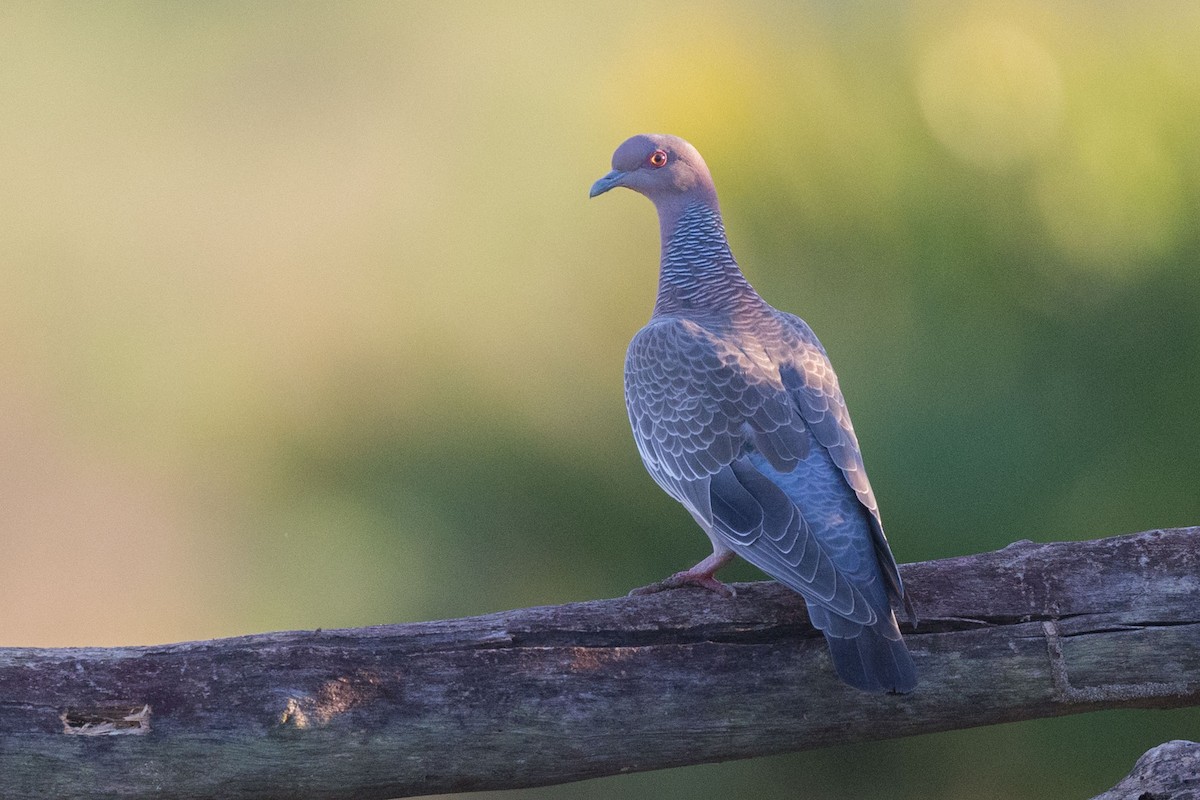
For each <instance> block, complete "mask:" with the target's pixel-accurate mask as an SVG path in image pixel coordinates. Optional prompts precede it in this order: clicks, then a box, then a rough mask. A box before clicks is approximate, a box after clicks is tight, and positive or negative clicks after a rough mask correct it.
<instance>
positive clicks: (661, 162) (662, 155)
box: [646, 150, 667, 169]
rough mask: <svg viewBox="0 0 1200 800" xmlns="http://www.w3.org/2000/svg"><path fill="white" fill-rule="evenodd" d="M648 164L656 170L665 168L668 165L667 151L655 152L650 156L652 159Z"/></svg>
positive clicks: (649, 159)
mask: <svg viewBox="0 0 1200 800" xmlns="http://www.w3.org/2000/svg"><path fill="white" fill-rule="evenodd" d="M646 163H647V164H649V165H650V166H652V167H654V168H655V169H658V168H659V167H665V166H666V165H667V151H665V150H655V151H654V152H653V153H651V154H650V157H649V158H648V159H646Z"/></svg>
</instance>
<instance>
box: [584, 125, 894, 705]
mask: <svg viewBox="0 0 1200 800" xmlns="http://www.w3.org/2000/svg"><path fill="white" fill-rule="evenodd" d="M612 166H613V169H612V171H611V172H609V173H608V174H607V175H605V176H604V177H603V178H601V179H600V180H598V181H596V183H595V184H594V185H593V186H592V190H591V196H592V197H595V196H596V195H598V194H603V193H604V192H607V191H608V190H609V189H612V188H614V187H617V186H624V187H626V188H628V189H633V190H634V191H636V192H640V193H641V194H644V195H645V196H646V197H648V198H650V200H652V201H653V202H654V205H655V207H656V208H657V209H658V221H659V227H660V230H661V233H662V260H661V265H660V271H659V281H658V299H657V300H656V302H655V304H654V314H653V316H652V317H651V318H650V322H649V324H647V325H646V327H644V328H642V329H641V330H640V331H638V333H637V335H636V336H634V337H633V341H632V342H630V344H629V353H628V355H627V356H626V360H625V403H626V406H627V408H628V410H629V421H630V423H631V424H632V426H633V436H634V439H635V440H636V441H637V447H638V452H639V453H641V456H642V461H643V462H645V464H646V469H647V470H649V471H650V475H651V477H653V478H654V480H655V481H656V482H657V483H658V485H659V486H661V487H662V488H663V489H664V490H666V492H667V494H669V495H671V497H674V498H675V499H676V500H678V501H679V502H680V503H682V504H683V506H684V507H685V508H686V509H687V510H688V511H689V512H691V515H692V517H694V518H695V520H696V522H697V523H699V525H700V527H701V528H703V529H704V532H705V533H707V534H708V538H709V539H711V540H712V545H713V553H712V555H711V556H709V557H708V558H705V559H704V560H703V561H701V562H700V563H699V564H697V565H696V566H694V567H692V568H691V569H689V570H686V571H684V572H680V573H678V574H676V575H673V576H671V577H670V578H667V579H666V580H665V581H662V582H661V583H657V584H654V585H652V586H647V587H645V588H643V589H637V590H634V593H638V594H645V593H649V592H656V591H661V590H663V589H670V588H674V587H678V586H683V585H688V584H691V585H697V586H702V587H704V588H706V589H710V590H712V591H714V592H717V593H719V594H721V595H724V596H726V597H732V596H733V590H732V589H730V587H728V586H726V585H725V584H723V583H721V582H720V581H718V580H717V579H716V578H714V577H713V574H714V573H715V572H716V571H717V570H718V569H720V568H721V567H722V566H723V565H725V564H727V563H728V562H729V561H730V560H731V559H732V558H733V557H734V556H735V555H738V556H741V557H742V558H744V559H746V560H747V561H749V562H750V563H751V564H754V565H755V566H757V567H758V568H759V569H761V570H763V571H764V572H766V573H767V574H768V575H770V576H771V577H773V578H775V579H776V580H777V581H779V582H780V583H782V584H784V585H785V586H788V587H789V588H791V589H793V590H794V591H796V592H798V593H799V594H800V595H801V596H802V597H803V598H804V600H805V602H806V604H807V605H808V614H809V618H810V619H811V620H812V623H813V625H814V626H816V627H817V628H819V629H820V630H821V631H822V632H823V633H824V634H825V640H826V641H827V642H828V643H829V652H830V654H831V655H832V658H833V665H834V668H835V669H836V670H837V674H838V675H839V676H840V677H841V678H842V680H844V681H845V682H846V683H848V684H850V685H851V686H855V687H857V688H859V689H863V690H865V691H869V692H885V691H886V692H908V691H911V690H912V689H913V687H914V686H915V685H916V682H917V673H916V668H915V666H914V665H913V661H912V656H910V655H909V652H908V648H907V647H906V646H905V644H904V639H903V637H902V636H901V635H900V630H899V628H898V627H897V625H896V616H895V614H894V613H893V611H892V603H893V602H895V603H896V604H897V605H900V606H903V607H904V608H905V609H906V611H907V613H908V616H909V618H910V619H911V620H912V621H913V622H914V623H915V615H914V614H913V611H912V606H911V604H909V603H908V601H907V599H906V598H905V596H904V585H903V584H902V583H901V581H900V573H899V571H898V570H897V568H896V560H895V558H894V557H893V556H892V552H891V549H890V548H889V547H888V543H887V539H886V538H885V537H884V535H883V525H882V523H881V521H880V517H879V508H878V506H877V504H876V502H875V495H874V493H873V492H872V491H871V485H870V483H869V482H868V481H867V473H866V471H865V470H864V468H863V461H862V455H861V454H860V452H859V448H858V440H857V438H856V437H855V435H854V428H853V427H852V426H851V424H850V414H849V412H848V411H847V410H846V404H845V401H844V400H843V399H842V392H841V390H840V389H839V388H838V380H837V376H836V375H834V373H833V367H832V366H831V365H830V363H829V358H828V357H827V356H826V355H825V348H823V347H822V346H821V343H820V342H819V341H817V337H816V336H815V335H814V334H813V332H812V329H811V328H809V327H808V325H807V324H806V323H805V322H804V320H802V319H800V318H799V317H796V316H793V315H792V314H788V313H786V312H783V311H778V310H776V309H774V308H772V307H771V306H770V305H768V304H767V302H766V301H765V300H763V299H762V298H761V297H759V295H758V292H756V291H755V290H754V288H753V287H752V286H751V285H750V284H749V283H748V282H747V281H746V278H745V277H744V276H743V275H742V271H741V270H740V269H739V268H738V265H737V262H736V261H734V258H733V254H732V253H731V252H730V250H729V244H728V242H727V241H726V239H725V227H724V224H723V223H722V221H721V212H720V209H719V207H718V206H717V193H716V190H715V189H714V188H713V181H712V177H711V175H710V174H709V171H708V167H707V166H706V165H705V163H704V159H702V158H701V157H700V154H699V153H698V152H696V149H695V148H694V147H692V146H691V145H690V144H688V143H687V142H685V141H684V140H682V139H680V138H678V137H675V136H663V135H641V136H634V137H633V138H631V139H629V140H627V141H626V142H625V143H624V144H622V145H621V146H620V147H618V148H617V151H616V152H615V153H614V154H613V158H612Z"/></svg>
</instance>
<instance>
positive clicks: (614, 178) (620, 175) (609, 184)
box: [588, 169, 625, 197]
mask: <svg viewBox="0 0 1200 800" xmlns="http://www.w3.org/2000/svg"><path fill="white" fill-rule="evenodd" d="M624 178H625V173H624V172H621V170H619V169H614V170H613V171H612V172H610V173H608V174H607V175H605V176H604V177H603V178H601V179H600V180H598V181H596V182H595V183H593V184H592V190H591V191H590V192H588V197H595V196H596V195H598V194H604V193H605V192H607V191H608V190H609V189H611V188H613V187H614V186H620V185H621V181H622V180H623V179H624Z"/></svg>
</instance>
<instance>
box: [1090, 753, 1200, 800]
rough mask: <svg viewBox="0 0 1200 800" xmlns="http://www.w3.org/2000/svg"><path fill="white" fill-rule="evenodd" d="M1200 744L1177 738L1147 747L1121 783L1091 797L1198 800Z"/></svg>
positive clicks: (1133, 799) (1093, 799) (1128, 799)
mask: <svg viewBox="0 0 1200 800" xmlns="http://www.w3.org/2000/svg"><path fill="white" fill-rule="evenodd" d="M1197 798H1200V744H1196V743H1195V742H1185V741H1183V740H1181V739H1176V740H1175V741H1173V742H1167V743H1166V744H1160V745H1159V746H1158V747H1155V748H1152V749H1151V750H1147V751H1146V753H1145V755H1143V756H1142V757H1141V758H1139V759H1138V760H1137V763H1136V764H1134V765H1133V771H1132V772H1130V773H1129V775H1127V776H1126V777H1125V778H1124V779H1123V780H1122V781H1121V782H1120V783H1118V784H1117V785H1116V786H1114V787H1113V788H1111V789H1109V790H1108V791H1107V792H1105V793H1104V794H1102V795H1097V796H1096V797H1093V798H1092V800H1197Z"/></svg>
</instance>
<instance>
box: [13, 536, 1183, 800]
mask: <svg viewBox="0 0 1200 800" xmlns="http://www.w3.org/2000/svg"><path fill="white" fill-rule="evenodd" d="M903 573H904V579H905V581H906V583H907V585H908V586H909V587H910V589H911V592H912V595H913V598H914V600H915V602H916V604H917V609H918V612H919V613H920V614H921V615H922V622H921V624H920V626H919V628H918V629H917V630H916V631H906V636H907V639H908V642H909V646H910V648H911V650H912V652H913V655H914V658H915V659H916V662H917V667H918V669H919V670H920V676H921V684H920V685H919V686H918V688H917V691H916V692H914V693H913V694H910V695H905V696H877V695H869V694H864V693H861V692H857V691H855V690H853V689H850V688H848V687H846V686H844V685H843V684H841V683H840V682H839V681H838V680H837V678H836V677H835V676H834V674H833V671H832V669H831V667H830V664H829V658H828V654H827V651H826V648H825V644H824V641H823V640H822V638H821V636H820V635H819V633H817V632H816V631H814V630H813V629H812V627H811V626H810V625H809V624H808V620H807V615H806V613H805V611H804V606H803V602H802V601H801V600H800V598H799V597H798V596H796V595H794V594H792V593H791V592H790V591H788V590H786V589H784V588H783V587H781V586H779V585H777V584H774V583H755V584H746V585H742V586H740V587H739V594H738V597H737V599H735V600H724V599H721V598H719V597H716V596H713V595H710V594H707V593H704V592H702V591H696V590H678V591H673V592H666V593H662V594H658V595H652V596H649V597H638V598H623V599H618V600H603V601H596V602H589V603H577V604H572V605H565V606H555V607H545V608H530V609H523V610H519V611H510V612H504V613H500V614H490V615H488V616H483V617H475V618H471V619H460V620H449V621H440V622H426V623H418V624H410V625H391V626H383V627H375V628H362V629H356V630H340V631H320V630H318V631H300V632H290V633H271V634H264V635H259V636H245V637H239V638H234V639H221V640H214V641H207V642H186V643H182V644H173V645H164V646H157V647H119V648H89V649H77V648H71V649H55V650H36V649H18V648H8V649H0V797H4V798H6V800H18V799H23V798H45V797H55V798H84V797H86V798H108V797H113V798H116V797H120V798H151V797H154V798H161V797H171V798H214V797H220V798H225V799H227V800H260V799H263V798H281V797H304V798H321V799H322V800H337V799H339V798H358V799H360V800H370V799H371V798H391V797H399V796H411V795H417V794H428V793H434V792H452V791H465V790H475V789H496V788H512V787H519V786H536V785H544V784H553V783H562V782H567V781H574V780H580V779H583V778H592V777H597V776H602V775H612V774H616V773H620V772H628V771H634V770H648V769H658V768H662V767H671V766H678V765H683V764H698V763H703V762H709V761H719V760H724V759H731V758H744V757H748V756H755V755H763V754H767V753H777V752H784V751H793V750H804V749H809V748H815V747H824V746H827V745H835V744H842V743H846V742H857V741H864V740H869V739H882V738H889V737H895V736H908V735H912V734H918V733H929V732H932V731H941V730H949V729H952V728H966V727H970V726H975V725H989V724H993V723H998V722H1008V721H1011V720H1020V719H1032V718H1036V717H1045V716H1055V715H1062V714H1073V713H1079V712H1084V711H1092V710H1097V709H1105V708H1127V707H1135V708H1174V707H1179V706H1189V705H1198V704H1200V603H1197V600H1196V598H1197V588H1198V587H1200V582H1198V579H1197V575H1198V574H1200V529H1197V528H1189V529H1176V530H1163V531H1150V532H1147V533H1139V534H1134V535H1131V536H1122V537H1117V538H1113V539H1102V540H1098V541H1091V542H1068V543H1058V544H1046V545H1038V544H1033V543H1031V542H1018V543H1016V544H1014V545H1011V546H1009V547H1006V548H1004V549H1003V550H999V551H997V552H994V553H986V554H983V555H977V556H970V557H965V558H952V559H945V560H942V561H932V562H926V563H921V564H910V565H907V566H906V567H904V568H903Z"/></svg>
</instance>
